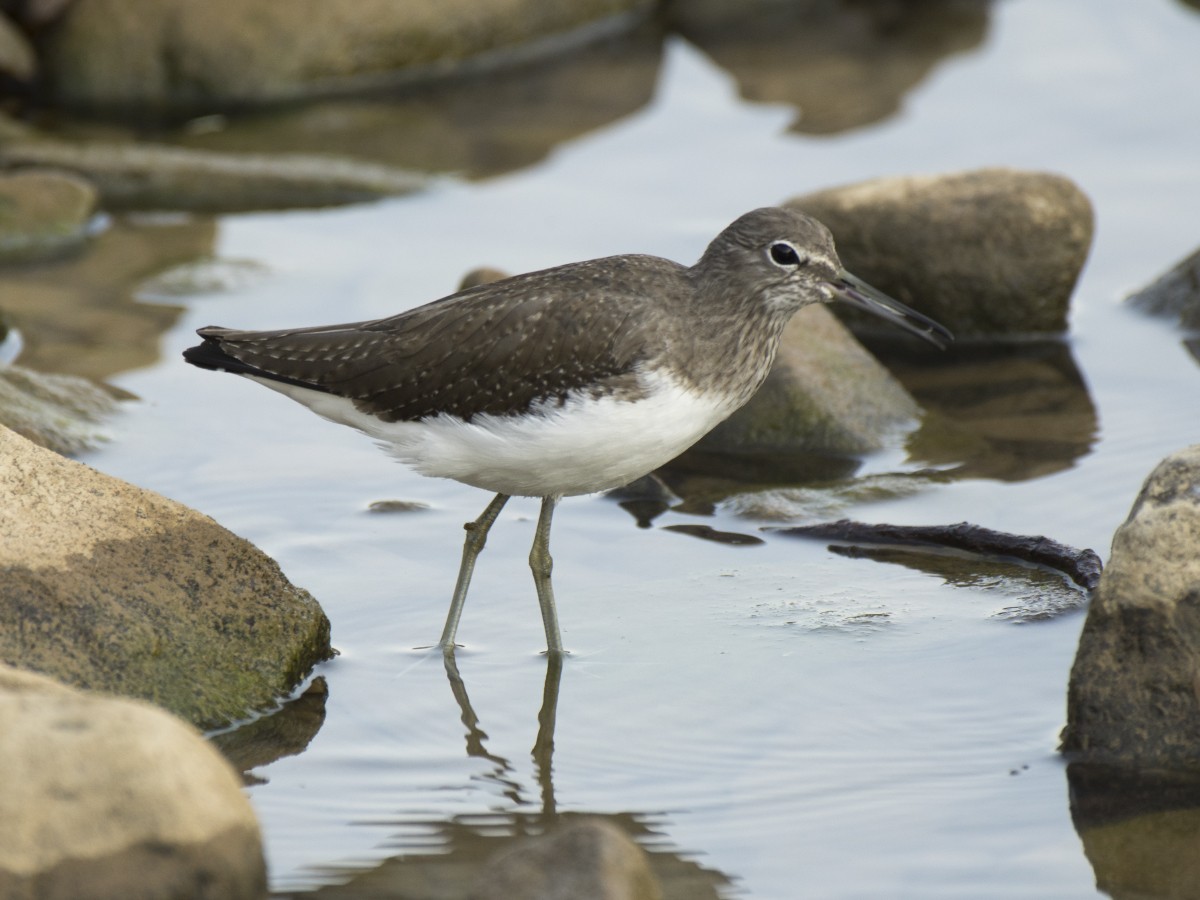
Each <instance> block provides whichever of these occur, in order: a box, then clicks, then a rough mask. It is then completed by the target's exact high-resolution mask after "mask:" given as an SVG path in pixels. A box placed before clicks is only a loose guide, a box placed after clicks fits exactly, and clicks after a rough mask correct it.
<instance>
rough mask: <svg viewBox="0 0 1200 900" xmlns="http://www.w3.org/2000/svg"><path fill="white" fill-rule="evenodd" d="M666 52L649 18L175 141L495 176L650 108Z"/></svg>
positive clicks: (242, 119) (237, 120)
mask: <svg viewBox="0 0 1200 900" xmlns="http://www.w3.org/2000/svg"><path fill="white" fill-rule="evenodd" d="M661 52H662V41H661V36H660V34H659V32H658V31H657V30H656V29H655V28H653V27H652V26H645V27H642V28H639V29H637V30H636V31H635V32H633V33H631V34H627V35H623V36H621V37H620V38H614V39H612V40H607V41H603V42H600V43H597V44H594V45H591V46H588V47H584V48H580V49H579V50H576V51H575V52H572V53H571V54H569V55H564V56H562V57H561V58H556V59H553V60H549V61H547V62H544V63H541V64H539V65H536V66H526V67H522V68H519V69H514V70H511V71H507V72H500V73H496V74H494V75H492V76H490V77H488V78H486V79H483V78H479V79H469V80H465V81H453V82H448V83H445V84H439V85H434V86H429V87H426V88H424V89H422V90H419V91H408V92H405V93H403V94H401V95H399V96H395V97H388V98H386V99H383V98H358V99H353V100H330V101H324V102H317V103H312V104H307V105H305V106H303V107H299V108H295V109H287V108H284V109H280V110H276V111H270V112H259V113H256V114H254V115H250V116H231V117H229V119H228V120H227V121H226V122H225V123H224V125H223V127H220V128H216V129H212V130H209V131H204V132H203V133H195V134H189V133H187V132H184V133H181V134H176V135H175V136H174V137H173V138H171V139H172V140H175V141H177V142H180V143H183V144H185V145H186V146H188V147H197V148H202V149H209V150H218V151H224V152H229V153H267V154H270V153H307V154H322V155H332V156H337V157H343V158H355V159H365V160H370V161H371V162H374V163H379V164H382V165H386V166H391V167H394V168H398V169H405V170H410V171H419V172H448V173H454V174H458V175H464V176H467V177H482V176H488V175H495V174H498V173H502V172H508V171H511V170H513V169H518V168H522V167H524V166H529V165H532V164H533V163H536V162H538V161H540V160H541V159H543V158H544V157H545V156H546V155H547V154H548V153H549V152H550V151H551V150H553V149H554V148H555V147H556V146H557V145H559V144H561V143H563V142H564V141H567V140H571V139H574V138H577V137H579V136H580V135H583V134H586V133H588V132H590V131H594V130H595V129H597V128H601V127H603V126H606V125H609V124H611V123H613V122H615V121H617V120H619V119H621V118H623V117H625V116H627V115H629V114H631V113H633V112H635V111H637V110H638V109H640V108H642V107H643V106H645V105H646V104H647V103H648V102H649V101H650V98H651V97H652V96H653V93H654V86H655V83H656V80H657V77H658V66H659V60H660V56H661Z"/></svg>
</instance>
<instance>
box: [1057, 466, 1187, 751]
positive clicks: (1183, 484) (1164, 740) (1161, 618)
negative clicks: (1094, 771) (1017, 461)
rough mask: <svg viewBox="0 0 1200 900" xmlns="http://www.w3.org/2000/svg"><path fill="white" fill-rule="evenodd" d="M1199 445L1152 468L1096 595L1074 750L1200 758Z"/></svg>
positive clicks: (1071, 732)
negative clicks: (1197, 549)
mask: <svg viewBox="0 0 1200 900" xmlns="http://www.w3.org/2000/svg"><path fill="white" fill-rule="evenodd" d="M1197 547H1200V445H1197V446H1193V447H1189V448H1188V449H1186V450H1182V451H1180V452H1179V453H1176V454H1174V455H1172V456H1170V457H1168V458H1167V459H1165V460H1164V461H1163V462H1161V463H1160V464H1159V465H1158V467H1157V468H1155V470H1154V471H1153V472H1152V473H1151V474H1150V477H1149V478H1148V479H1147V480H1146V483H1145V485H1143V487H1142V491H1141V494H1140V495H1139V496H1138V498H1137V501H1136V502H1135V503H1134V505H1133V510H1132V511H1131V512H1130V513H1129V518H1128V519H1127V520H1126V521H1125V524H1123V525H1122V526H1121V527H1120V528H1119V529H1117V533H1116V535H1115V536H1114V537H1113V544H1112V555H1111V557H1110V559H1109V561H1108V565H1107V566H1106V567H1105V569H1104V574H1103V575H1102V576H1101V579H1100V585H1099V587H1098V588H1097V590H1096V594H1095V596H1094V597H1093V598H1092V604H1091V607H1090V608H1089V610H1088V615H1087V620H1086V621H1085V622H1084V625H1083V633H1082V634H1081V635H1080V638H1079V649H1078V651H1077V653H1076V656H1075V664H1074V666H1073V667H1072V669H1071V681H1070V686H1069V689H1068V693H1067V726H1066V729H1065V730H1064V732H1063V746H1062V749H1063V751H1064V752H1065V753H1067V754H1068V755H1070V756H1071V757H1072V758H1075V759H1079V760H1082V761H1086V762H1101V763H1111V764H1118V765H1137V766H1140V767H1151V766H1153V767H1161V768H1170V767H1187V768H1195V767H1196V766H1197V764H1198V763H1200V692H1198V691H1197V688H1196V686H1197V685H1200V554H1197V553H1196V548H1197Z"/></svg>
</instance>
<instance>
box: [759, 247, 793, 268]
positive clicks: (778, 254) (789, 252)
mask: <svg viewBox="0 0 1200 900" xmlns="http://www.w3.org/2000/svg"><path fill="white" fill-rule="evenodd" d="M767 252H768V253H770V255H771V262H773V263H775V265H777V266H784V267H786V268H792V267H794V266H799V265H800V264H801V260H800V254H799V253H797V252H796V248H795V247H793V246H792V245H791V244H789V243H788V242H787V241H776V242H775V243H773V244H772V245H771V248H770V250H768V251H767Z"/></svg>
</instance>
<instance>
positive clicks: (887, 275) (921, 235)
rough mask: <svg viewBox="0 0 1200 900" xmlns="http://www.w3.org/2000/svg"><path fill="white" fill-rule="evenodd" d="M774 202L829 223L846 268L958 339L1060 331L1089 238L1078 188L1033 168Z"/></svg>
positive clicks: (871, 184)
mask: <svg viewBox="0 0 1200 900" xmlns="http://www.w3.org/2000/svg"><path fill="white" fill-rule="evenodd" d="M785 205H786V206H788V207H790V208H792V209H797V210H800V211H802V212H806V213H808V214H809V215H811V216H813V217H815V218H817V219H820V220H821V221H822V222H824V223H825V225H826V226H828V227H829V230H830V231H832V232H833V237H834V240H835V241H836V243H837V248H838V255H839V256H840V257H841V259H842V262H844V263H845V264H846V268H848V269H849V270H850V271H851V272H853V273H854V274H856V275H858V276H859V277H860V278H864V279H866V280H867V281H869V282H870V283H871V284H872V285H874V286H875V287H877V288H879V289H880V290H882V291H884V292H885V293H888V294H891V295H892V296H893V297H895V298H896V299H897V300H900V301H902V302H904V303H907V304H909V305H910V306H913V307H915V308H916V309H919V310H920V311H921V312H923V313H925V314H926V315H929V316H932V317H933V318H934V319H936V320H937V321H939V322H941V323H942V324H943V325H945V326H946V327H947V328H949V329H950V330H951V331H952V332H954V334H955V336H956V337H960V338H963V337H997V336H1009V335H1028V334H1057V333H1061V332H1063V331H1065V330H1066V328H1067V312H1068V309H1069V306H1070V298H1071V292H1072V290H1073V289H1074V287H1075V281H1076V279H1077V278H1078V277H1079V272H1080V270H1081V269H1082V268H1083V263H1084V261H1085V260H1086V259H1087V254H1088V249H1089V247H1090V246H1091V242H1092V229H1093V216H1092V207H1091V203H1090V202H1089V201H1088V198H1087V196H1086V195H1085V194H1084V193H1083V191H1082V190H1080V189H1079V187H1078V186H1076V185H1075V183H1074V182H1072V181H1070V180H1069V179H1067V178H1064V177H1062V176H1060V175H1052V174H1047V173H1042V172H1022V171H1016V170H1012V169H981V170H978V171H973V172H961V173H955V174H949V175H935V176H908V177H902V178H880V179H877V180H873V181H866V182H862V183H860V184H853V185H847V186H844V187H837V188H831V189H829V190H824V191H819V192H817V193H815V194H808V195H805V196H803V197H797V198H795V199H793V200H789V201H788V202H787V203H786V204H785ZM840 312H841V311H839V313H840ZM854 321H855V322H858V321H860V320H858V319H854ZM869 325H870V326H871V327H872V328H874V329H875V330H878V326H877V324H876V323H869Z"/></svg>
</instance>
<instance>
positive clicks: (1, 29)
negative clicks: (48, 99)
mask: <svg viewBox="0 0 1200 900" xmlns="http://www.w3.org/2000/svg"><path fill="white" fill-rule="evenodd" d="M0 74H2V75H6V76H8V77H9V78H12V79H15V80H16V81H32V80H33V77H34V75H36V74H37V58H36V57H35V56H34V55H33V48H32V47H31V46H29V41H27V40H26V39H25V35H23V34H21V32H20V31H18V30H17V27H16V26H15V25H14V24H13V23H12V22H11V21H10V20H9V18H8V16H6V15H4V14H3V13H0Z"/></svg>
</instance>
